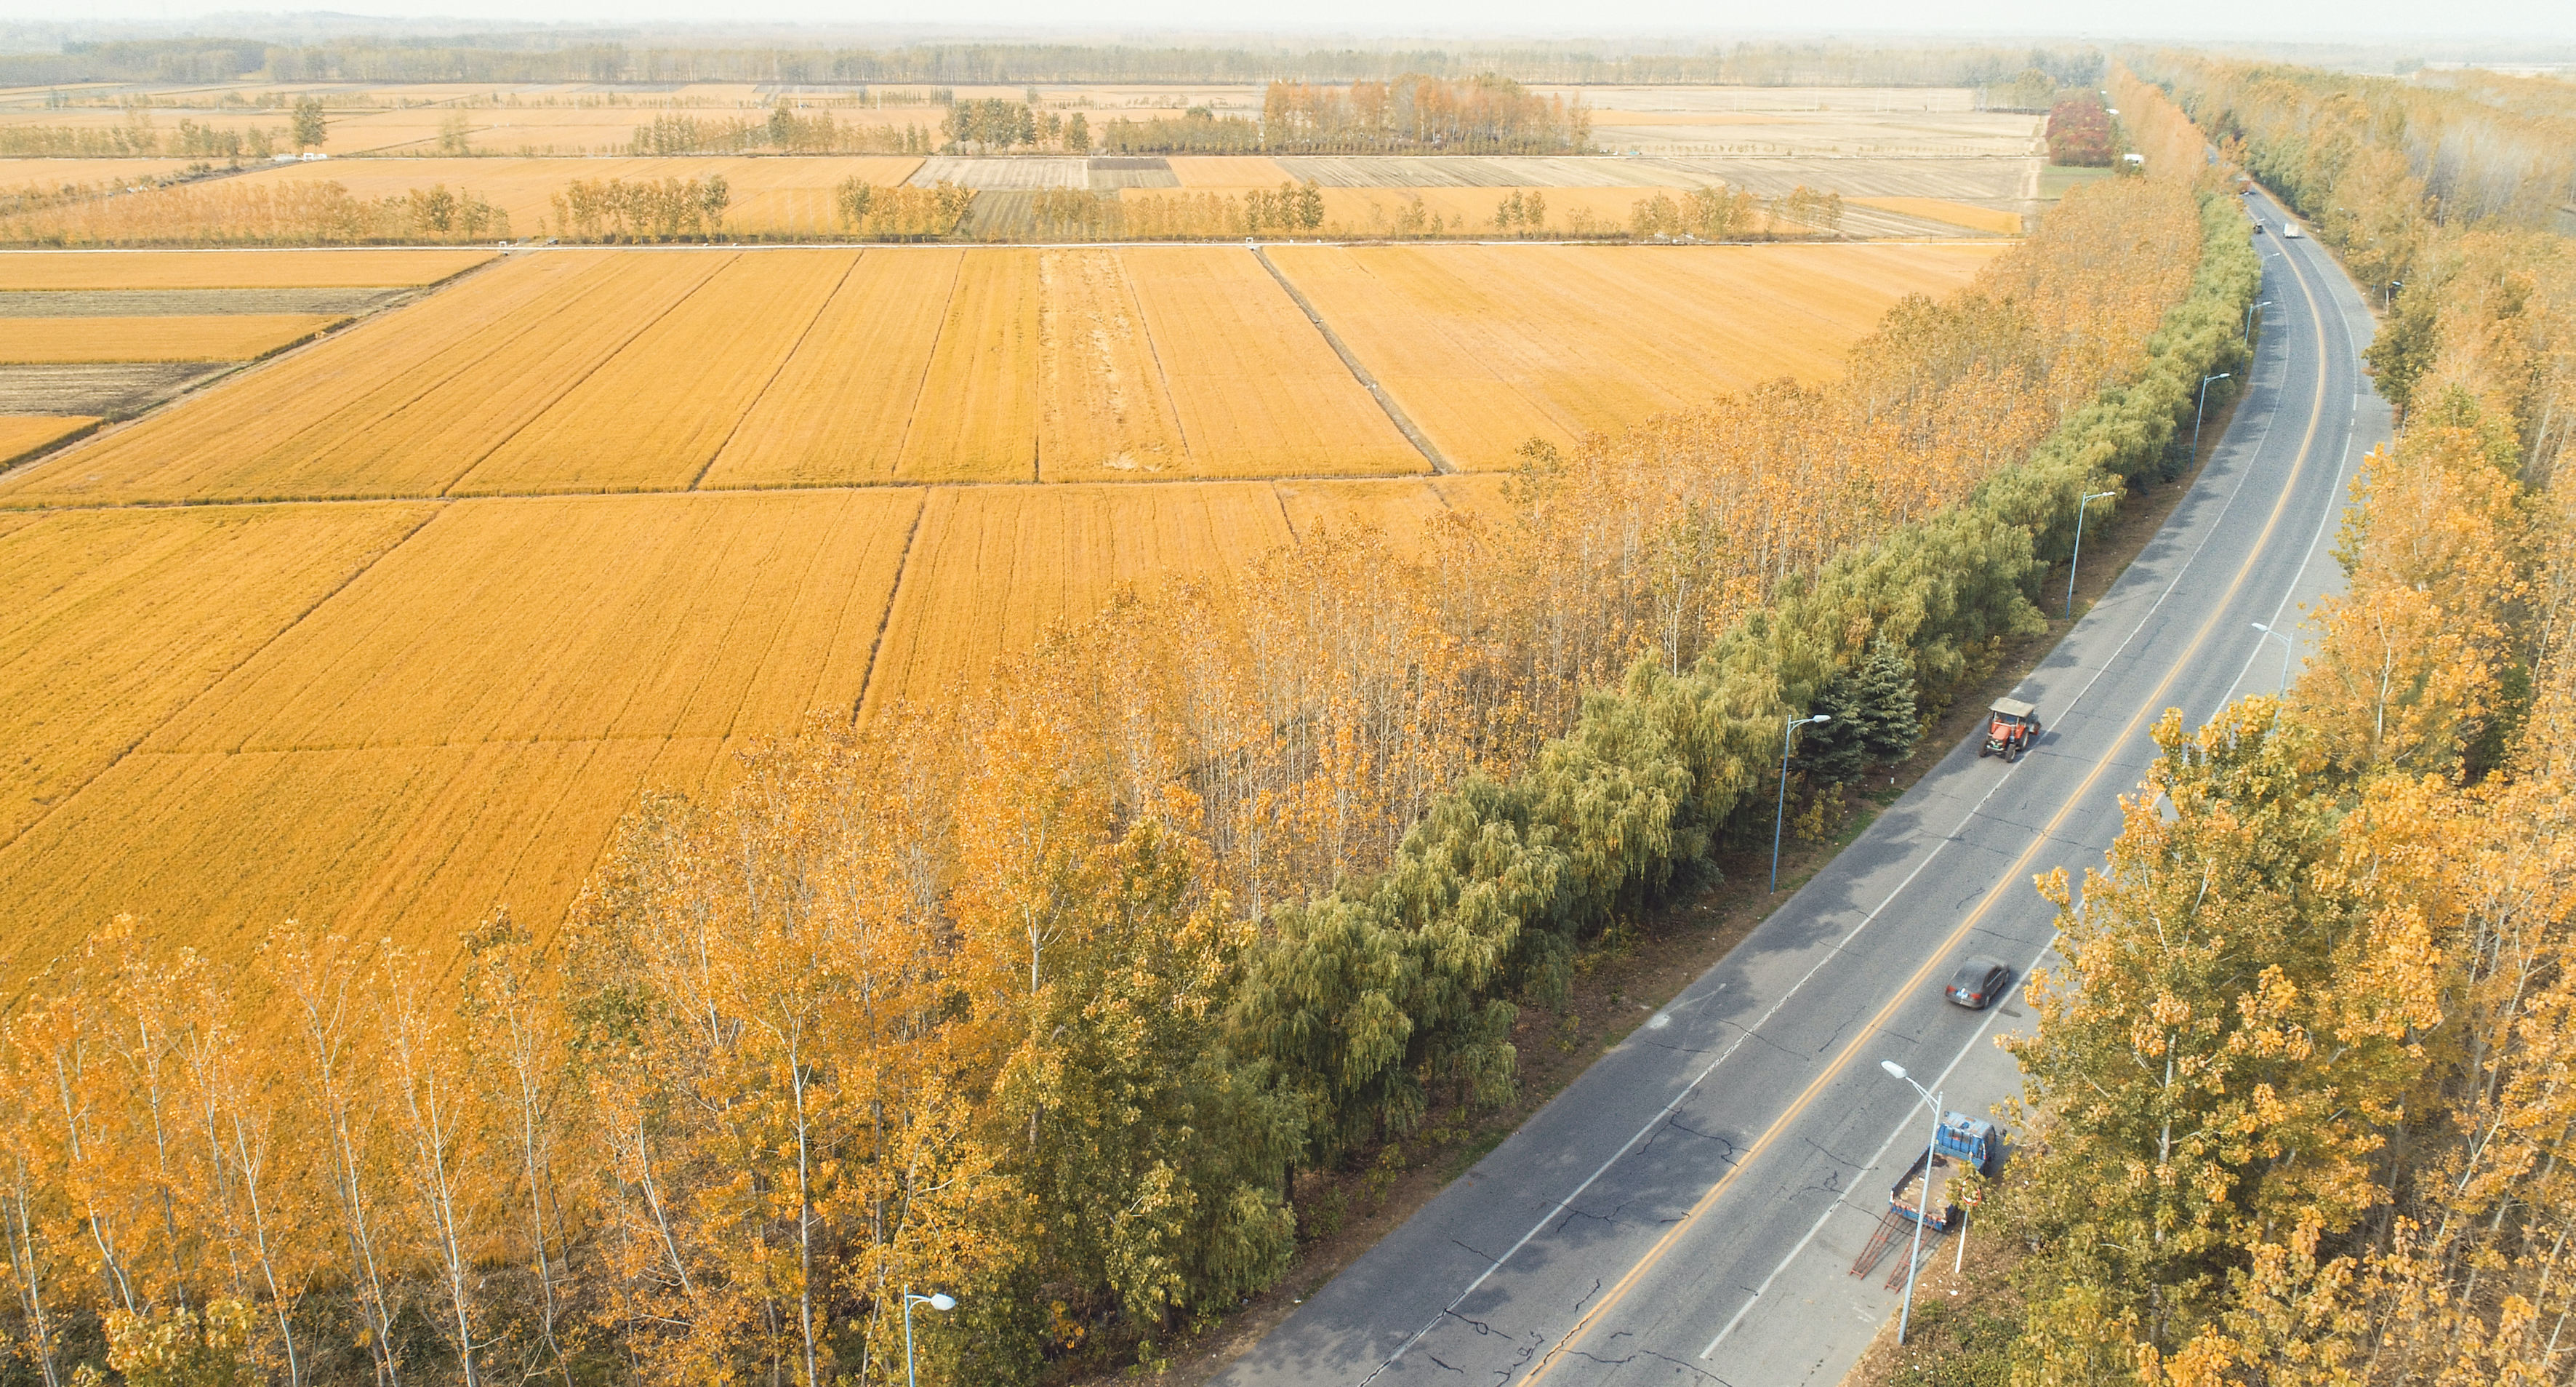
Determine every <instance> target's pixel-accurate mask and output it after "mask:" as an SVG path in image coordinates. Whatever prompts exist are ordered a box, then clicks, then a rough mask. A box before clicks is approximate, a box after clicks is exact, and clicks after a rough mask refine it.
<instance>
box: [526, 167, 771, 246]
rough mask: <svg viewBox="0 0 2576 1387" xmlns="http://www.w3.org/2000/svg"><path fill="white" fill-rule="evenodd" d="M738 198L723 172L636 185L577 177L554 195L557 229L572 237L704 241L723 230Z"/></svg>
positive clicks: (643, 181) (641, 181) (613, 240)
mask: <svg viewBox="0 0 2576 1387" xmlns="http://www.w3.org/2000/svg"><path fill="white" fill-rule="evenodd" d="M732 197H733V195H732V192H731V190H730V189H728V188H727V187H726V186H725V180H724V175H722V174H713V175H710V176H708V177H707V178H706V179H704V180H700V179H695V178H665V179H662V180H661V181H659V182H656V181H654V180H652V179H649V178H646V179H637V180H636V181H635V182H632V183H629V182H626V181H625V180H623V179H617V178H606V179H581V178H576V179H574V180H572V181H571V182H569V183H566V184H565V185H564V186H563V190H562V191H561V192H558V193H556V194H555V195H554V197H553V199H552V200H553V203H554V210H555V220H554V230H555V234H556V235H557V236H560V237H562V238H563V239H565V240H567V241H592V242H606V243H611V244H615V243H621V242H622V243H635V242H644V241H703V240H707V239H710V238H712V237H714V236H715V235H717V234H718V233H719V232H721V231H722V230H723V227H724V213H725V208H726V207H727V206H728V205H729V204H730V203H731V202H732Z"/></svg>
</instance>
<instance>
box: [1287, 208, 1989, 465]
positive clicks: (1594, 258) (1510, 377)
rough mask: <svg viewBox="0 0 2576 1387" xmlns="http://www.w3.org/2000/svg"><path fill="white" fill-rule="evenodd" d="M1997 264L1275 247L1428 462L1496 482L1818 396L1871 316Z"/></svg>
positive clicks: (1946, 256)
mask: <svg viewBox="0 0 2576 1387" xmlns="http://www.w3.org/2000/svg"><path fill="white" fill-rule="evenodd" d="M2000 249H2001V247H2000V246H1999V245H1992V244H1973V243H1963V244H1960V245H1955V246H1953V245H1937V246H1873V245H1831V246H1777V247H1754V248H1735V247H1709V248H1679V247H1676V248H1670V249H1651V250H1648V249H1630V250H1612V249H1608V248H1595V247H1579V246H1578V247H1558V246H1518V247H1515V246H1442V247H1361V248H1352V249H1340V248H1323V247H1293V246H1292V247H1279V248H1276V249H1274V250H1272V251H1271V259H1272V261H1273V263H1275V264H1277V265H1278V266H1279V267H1280V269H1281V270H1282V271H1283V272H1284V273H1286V274H1287V275H1288V276H1289V277H1290V278H1291V279H1293V280H1294V281H1295V282H1296V283H1297V284H1298V286H1299V288H1300V289H1301V290H1302V291H1303V292H1304V293H1305V294H1306V295H1307V297H1308V298H1309V299H1310V300H1311V301H1313V302H1314V303H1315V305H1316V307H1317V309H1318V310H1319V311H1320V312H1321V313H1322V314H1323V315H1324V317H1325V319H1326V320H1327V321H1328V322H1331V323H1332V324H1333V325H1334V330H1335V331H1336V332H1338V333H1339V334H1341V336H1342V339H1343V341H1344V342H1345V343H1346V344H1347V345H1348V346H1349V347H1350V348H1351V350H1352V352H1353V353H1354V354H1355V355H1357V356H1358V357H1359V358H1360V360H1361V361H1362V362H1363V363H1364V364H1366V365H1367V367H1368V369H1369V371H1370V373H1371V374H1372V375H1374V376H1375V377H1376V378H1377V379H1378V381H1379V382H1380V383H1381V384H1382V385H1383V386H1384V387H1385V388H1386V389H1387V391H1388V392H1389V393H1390V394H1392V395H1394V396H1395V398H1396V399H1397V400H1398V402H1400V403H1401V404H1402V405H1403V406H1404V409H1405V411H1406V412H1407V413H1408V414H1409V415H1411V416H1412V417H1413V418H1414V420H1415V422H1416V423H1417V424H1418V425H1419V426H1420V427H1421V428H1422V429H1423V431H1424V432H1425V433H1426V434H1428V435H1429V436H1430V437H1431V439H1432V441H1433V442H1434V443H1435V444H1436V445H1437V446H1438V447H1439V448H1440V449H1441V451H1442V452H1443V454H1445V455H1446V456H1448V457H1449V458H1450V459H1451V460H1452V461H1453V462H1455V463H1457V464H1458V465H1460V466H1463V467H1469V468H1505V467H1509V466H1511V465H1512V464H1513V460H1514V454H1515V452H1516V450H1517V449H1518V448H1519V447H1520V446H1521V445H1522V444H1523V443H1524V442H1526V441H1528V440H1529V439H1531V438H1541V439H1545V440H1548V441H1550V442H1553V443H1557V444H1559V445H1563V444H1565V443H1567V442H1570V441H1572V439H1573V438H1574V437H1576V436H1577V435H1579V434H1580V433H1582V432H1585V431H1588V430H1592V429H1608V428H1616V427H1618V426H1620V425H1622V424H1625V423H1628V422H1630V421H1632V420H1635V419H1638V418H1641V417H1643V416H1645V415H1647V414H1651V413H1654V412H1656V411H1658V410H1665V409H1671V408H1674V407H1676V406H1679V405H1684V404H1690V403H1696V402H1698V401H1700V400H1704V399H1706V398H1708V397H1709V396H1711V395H1714V394H1718V393H1721V392H1727V391H1735V390H1741V389H1744V388H1746V387H1749V386H1751V385H1753V384H1755V383H1757V382H1759V381H1763V380H1769V379H1774V378H1777V377H1780V376H1783V375H1788V376H1796V377H1799V378H1801V379H1806V380H1810V381H1813V380H1820V379H1825V378H1828V377H1830V376H1832V375H1833V374H1836V373H1837V372H1838V371H1839V370H1840V366H1841V355H1842V353H1843V351H1844V350H1845V349H1846V348H1847V347H1848V346H1849V345H1850V343H1851V342H1852V341H1853V340H1855V339H1857V338H1858V337H1860V336H1861V335H1862V334H1864V333H1866V332H1867V331H1868V330H1869V329H1870V328H1871V327H1872V326H1873V325H1874V324H1875V323H1876V322H1877V320H1878V317H1879V315H1881V314H1882V313H1884V312H1885V311H1886V310H1887V308H1888V307H1889V305H1891V304H1893V303H1894V302H1895V301H1896V300H1897V299H1898V298H1900V297H1902V296H1903V295H1904V294H1906V293H1909V292H1923V293H1932V294H1940V293H1946V292H1949V291H1950V290H1952V289H1955V288H1957V287H1958V286H1960V285H1961V284H1964V283H1966V282H1967V280H1968V279H1969V278H1971V277H1972V276H1973V275H1974V274H1975V272H1976V269H1977V268H1978V267H1979V266H1981V265H1982V264H1984V263H1985V261H1986V260H1988V259H1990V258H1991V257H1992V256H1993V255H1994V254H1995V253H1997V251H1999V250H2000Z"/></svg>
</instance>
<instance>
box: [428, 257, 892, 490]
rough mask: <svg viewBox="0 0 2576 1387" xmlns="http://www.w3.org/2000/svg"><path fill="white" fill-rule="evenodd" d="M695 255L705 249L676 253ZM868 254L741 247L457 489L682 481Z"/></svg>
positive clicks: (634, 486) (615, 486)
mask: <svg viewBox="0 0 2576 1387" xmlns="http://www.w3.org/2000/svg"><path fill="white" fill-rule="evenodd" d="M674 258H696V257H674ZM857 259H858V256H857V253H856V252H852V251H782V252H776V253H770V254H762V255H744V256H739V257H736V258H734V259H732V260H731V261H729V262H728V263H726V264H725V266H724V268H723V269H722V270H720V271H718V272H717V273H716V274H715V275H714V276H712V277H711V278H709V279H708V280H707V281H706V283H705V284H704V285H703V286H702V287H700V288H699V289H698V290H697V291H696V292H694V293H692V294H690V295H689V296H688V297H687V298H685V299H682V300H681V301H680V302H679V303H678V304H677V306H675V307H673V308H672V309H670V310H669V311H668V312H667V313H665V314H661V315H657V316H655V317H652V318H641V319H639V320H638V323H639V326H641V328H642V330H641V331H640V332H638V333H637V334H636V335H635V336H634V338H633V339H632V340H631V341H629V342H628V343H627V344H626V345H625V346H624V347H623V348H622V349H620V350H619V351H618V352H617V354H616V355H615V356H613V357H611V358H609V359H608V360H607V361H606V362H605V363H603V364H602V365H601V366H600V367H599V368H598V369H597V370H596V371H593V372H590V373H588V374H587V375H586V376H584V377H583V378H582V379H581V380H580V381H579V383H578V384H576V385H574V386H573V387H572V389H571V390H570V391H569V392H567V393H566V394H565V395H564V396H563V397H562V398H561V399H559V400H558V401H557V402H556V403H555V404H554V405H553V406H552V407H551V408H549V409H547V410H546V412H545V413H544V414H542V415H539V416H538V417H537V418H536V420H535V421H533V422H532V423H530V424H529V425H528V426H527V427H526V428H524V429H521V430H520V431H519V432H517V433H516V434H513V435H512V436H511V437H510V439H509V441H507V442H505V443H503V444H502V445H501V446H500V447H499V448H497V449H495V450H493V452H492V453H491V454H490V455H489V456H487V457H485V458H484V459H483V461H481V462H480V463H478V464H476V465H475V467H474V470H473V471H471V472H469V473H467V474H466V475H465V477H464V478H463V480H461V481H459V482H458V483H457V484H456V486H455V487H454V488H453V490H454V492H455V493H456V494H458V495H491V494H495V493H505V492H506V493H518V494H527V493H532V492H598V491H638V490H675V489H679V488H685V487H687V486H689V485H691V484H692V483H694V482H695V481H696V480H697V479H698V476H699V474H701V473H703V472H704V471H706V470H707V466H708V464H709V463H711V462H712V461H714V459H715V456H716V453H717V451H718V450H719V449H721V448H722V447H723V446H724V444H725V440H726V439H727V438H729V437H730V436H732V434H733V431H734V427H735V426H736V425H737V424H739V423H740V422H741V421H742V417H743V415H744V413H745V412H746V411H748V410H749V409H750V408H751V406H752V403H753V401H755V400H756V399H758V398H759V396H760V394H761V392H762V391H763V390H765V389H766V388H767V387H768V386H769V384H770V382H771V381H772V380H773V379H774V378H775V377H776V376H777V375H778V372H779V368H780V367H781V366H782V365H783V364H784V363H785V362H786V360H787V358H788V354H789V353H791V352H793V351H794V350H795V349H796V346H797V344H798V343H799V342H800V341H802V340H803V339H804V337H805V335H806V332H807V329H808V328H810V327H811V326H812V325H813V323H814V320H815V318H816V316H817V315H819V314H820V313H821V312H822V311H823V306H824V305H825V304H827V303H829V302H830V301H831V298H832V294H833V291H834V290H835V289H837V288H838V287H839V285H840V283H841V280H842V279H843V277H844V276H846V275H847V274H848V273H849V271H850V267H851V266H852V265H853V264H855V263H856V262H857Z"/></svg>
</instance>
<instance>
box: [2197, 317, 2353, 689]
mask: <svg viewBox="0 0 2576 1387" xmlns="http://www.w3.org/2000/svg"><path fill="white" fill-rule="evenodd" d="M2327 297H2328V298H2332V297H2333V295H2332V294H2331V293H2329V294H2328V295H2327ZM2365 311H2367V310H2365ZM2335 319H2336V321H2337V322H2339V323H2340V324H2342V326H2343V345H2344V350H2345V352H2346V353H2347V357H2346V359H2347V360H2349V361H2352V362H2354V363H2355V364H2356V366H2357V365H2358V363H2359V362H2360V360H2361V346H2360V344H2359V343H2358V342H2357V341H2356V340H2355V339H2354V337H2353V335H2352V314H2351V313H2350V311H2348V310H2346V309H2345V308H2344V307H2343V306H2342V305H2340V304H2338V305H2336V308H2335ZM2353 379H2354V380H2355V381H2356V382H2359V383H2360V386H2359V388H2360V389H2361V390H2363V391H2367V390H2369V389H2370V388H2371V387H2370V385H2369V378H2368V377H2366V376H2364V375H2362V374H2361V372H2360V371H2359V370H2358V369H2356V370H2354V372H2353ZM2362 398H2367V397H2366V396H2364V397H2362ZM2360 422H2361V407H2360V405H2358V404H2355V405H2354V406H2353V409H2352V412H2351V413H2350V414H2349V415H2347V416H2346V417H2345V419H2344V440H2343V460H2342V461H2341V462H2340V463H2338V464H2336V466H2335V489H2334V494H2333V495H2332V496H2331V497H2329V498H2328V499H2327V501H2326V508H2325V510H2324V511H2323V512H2321V513H2320V514H2319V515H2318V516H2317V532H2316V534H2315V535H2313V536H2311V537H2310V538H2309V540H2308V552H2307V553H2305V554H2303V555H2301V556H2300V558H2299V566H2298V568H2297V569H2296V570H2295V571H2293V572H2292V573H2291V574H2290V586H2289V587H2288V588H2287V589H2285V590H2283V592H2282V593H2281V601H2280V603H2279V605H2277V606H2275V607H2273V608H2272V619H2271V620H2270V621H2269V622H2266V623H2265V624H2266V625H2268V626H2270V627H2271V628H2272V629H2273V630H2275V631H2279V630H2280V629H2281V613H2283V612H2285V611H2288V610H2289V608H2290V603H2291V601H2292V600H2293V599H2295V598H2296V597H2297V596H2298V594H2299V585H2300V584H2301V583H2303V582H2305V581H2306V580H2307V576H2308V566H2309V565H2310V564H2312V563H2315V562H2316V558H2317V546H2318V545H2320V544H2323V543H2325V538H2326V526H2328V525H2330V524H2332V523H2333V522H2335V521H2336V520H2338V519H2341V518H2342V516H2343V513H2344V511H2345V510H2346V509H2347V507H2346V506H2345V504H2344V499H2343V498H2344V497H2345V496H2347V495H2349V494H2350V493H2351V483H2350V482H2348V481H2346V480H2345V478H2346V477H2347V476H2348V475H2350V473H2351V472H2352V466H2353V459H2352V452H2353V444H2354V441H2355V439H2354V435H2356V434H2358V433H2359V432H2360V431H2361V430H2360ZM2268 436H2269V430H2268V429H2267V430H2266V437H2268ZM2300 624H2301V625H2302V626H2304V625H2306V622H2304V621H2302V622H2301V623H2300ZM2282 638H2283V639H2284V640H2288V641H2289V642H2290V654H2289V655H2288V656H2287V657H2285V658H2288V659H2291V660H2294V661H2298V660H2299V647H2301V646H2303V645H2305V644H2306V643H2307V642H2306V640H2305V638H2304V637H2300V638H2296V639H2293V638H2292V637H2291V636H2290V634H2289V633H2287V632H2283V633H2282ZM2270 644H2271V642H2270V641H2269V640H2259V641H2256V642H2254V649H2253V651H2252V652H2251V653H2250V654H2248V655H2247V656H2246V657H2245V667H2244V668H2243V669H2240V670H2238V671H2236V678H2235V680H2234V681H2232V682H2231V683H2229V684H2228V686H2227V694H2226V696H2225V697H2223V698H2221V699H2219V700H2218V706H2219V707H2221V708H2224V707H2226V706H2227V705H2228V704H2231V703H2234V702H2235V701H2236V691H2237V690H2238V689H2240V688H2242V687H2244V684H2245V681H2246V680H2247V679H2248V678H2250V677H2252V675H2253V673H2254V666H2255V664H2256V663H2257V662H2259V661H2260V660H2262V658H2263V656H2264V655H2265V653H2266V649H2265V648H2266V647H2267V646H2269V645H2270ZM2300 662H2301V663H2304V661H2300ZM2287 682H2288V681H2287V679H2286V678H2285V679H2284V680H2283V683H2284V684H2285V685H2286V684H2287ZM2214 715H2215V714H2214V713H2213V716H2214Z"/></svg>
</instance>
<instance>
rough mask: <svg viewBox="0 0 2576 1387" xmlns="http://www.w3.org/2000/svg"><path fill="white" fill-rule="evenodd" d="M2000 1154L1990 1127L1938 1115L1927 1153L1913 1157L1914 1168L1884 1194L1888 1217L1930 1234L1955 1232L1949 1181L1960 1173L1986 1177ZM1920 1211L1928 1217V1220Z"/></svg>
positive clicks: (1956, 1215) (1955, 1207)
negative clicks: (1918, 1225)
mask: <svg viewBox="0 0 2576 1387" xmlns="http://www.w3.org/2000/svg"><path fill="white" fill-rule="evenodd" d="M2002 1150H2003V1142H2002V1139H2001V1134H2000V1133H1998V1132H1997V1131H1996V1129H1995V1124H1993V1123H1991V1122H1980V1121H1978V1120H1977V1119H1975V1118H1972V1117H1969V1116H1968V1115H1967V1114H1965V1113H1955V1112H1952V1113H1943V1114H1941V1126H1940V1128H1939V1129H1938V1131H1937V1132H1936V1133H1935V1134H1934V1136H1933V1138H1932V1146H1931V1149H1930V1150H1927V1151H1924V1152H1922V1153H1920V1154H1918V1155H1917V1156H1915V1158H1914V1164H1912V1165H1910V1166H1907V1167H1906V1168H1905V1174H1904V1175H1902V1176H1900V1177H1898V1179H1897V1181H1896V1188H1895V1189H1894V1190H1892V1191H1890V1192H1889V1194H1888V1196H1887V1207H1888V1210H1889V1212H1891V1213H1893V1214H1895V1215H1896V1216H1897V1217H1899V1218H1902V1219H1906V1220H1908V1221H1910V1222H1916V1223H1920V1224H1922V1225H1923V1226H1924V1227H1925V1228H1928V1229H1930V1230H1932V1231H1933V1232H1936V1233H1947V1232H1949V1231H1950V1230H1951V1229H1953V1228H1956V1227H1958V1226H1959V1206H1958V1205H1956V1204H1954V1203H1951V1202H1950V1194H1951V1184H1950V1179H1951V1177H1952V1176H1954V1175H1957V1174H1958V1173H1959V1172H1960V1171H1962V1170H1975V1171H1977V1172H1978V1173H1979V1174H1985V1173H1988V1172H1990V1171H1991V1170H1992V1169H1993V1168H1994V1161H1995V1157H1996V1156H1998V1155H1999V1154H2001V1153H2002ZM1927 1182H1928V1184H1929V1186H1930V1188H1929V1189H1928V1190H1927V1189H1926V1188H1925V1185H1926V1184H1927ZM1926 1210H1929V1211H1930V1213H1929V1214H1928V1215H1927V1214H1926V1212H1925V1211H1926Z"/></svg>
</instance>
